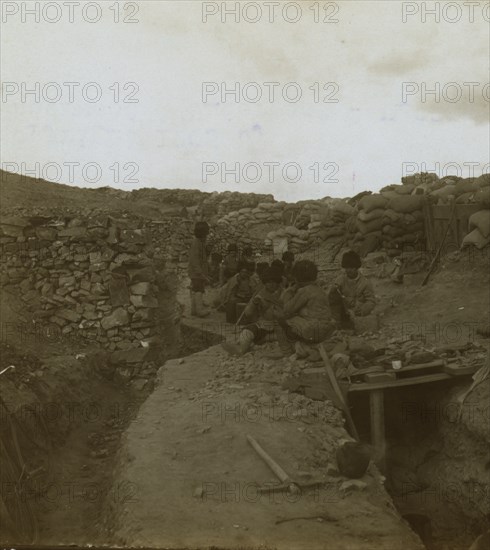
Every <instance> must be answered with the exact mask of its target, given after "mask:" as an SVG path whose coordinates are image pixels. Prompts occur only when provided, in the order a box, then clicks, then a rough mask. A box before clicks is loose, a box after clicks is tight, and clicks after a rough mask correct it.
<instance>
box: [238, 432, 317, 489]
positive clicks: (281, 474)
mask: <svg viewBox="0 0 490 550" xmlns="http://www.w3.org/2000/svg"><path fill="white" fill-rule="evenodd" d="M247 441H248V442H249V443H250V445H252V447H253V448H254V449H255V451H256V452H257V454H258V455H259V456H260V458H262V460H263V461H264V462H265V463H266V464H267V466H269V468H270V469H271V470H272V471H273V472H274V474H275V475H276V477H277V478H278V479H279V481H281V482H282V483H281V484H280V485H273V484H271V485H270V486H268V487H260V488H259V489H258V492H259V493H262V494H263V493H276V492H280V491H287V492H288V493H289V494H291V495H297V494H299V493H301V489H302V488H303V489H305V488H309V487H319V486H320V485H323V484H325V483H326V482H325V481H324V480H320V481H307V482H301V483H298V482H295V481H293V480H292V479H291V478H290V477H289V476H288V474H287V473H286V472H285V471H284V470H283V469H282V468H281V467H280V466H279V464H278V463H277V462H276V461H275V460H274V459H273V458H272V457H271V456H270V455H268V454H267V453H266V452H265V451H264V449H263V448H262V447H261V446H260V445H259V444H258V443H257V441H255V439H254V438H253V437H252V436H251V435H247Z"/></svg>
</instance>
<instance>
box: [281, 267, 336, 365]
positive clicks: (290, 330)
mask: <svg viewBox="0 0 490 550" xmlns="http://www.w3.org/2000/svg"><path fill="white" fill-rule="evenodd" d="M292 276H293V279H294V281H295V284H294V286H293V287H292V288H293V292H292V293H291V294H290V296H291V297H290V299H288V300H287V301H284V305H283V307H282V308H280V307H274V308H273V313H274V317H275V319H276V321H277V323H278V326H277V327H276V336H277V340H278V343H279V351H280V353H279V356H282V357H288V356H289V355H292V354H293V353H294V352H295V348H296V351H297V350H298V346H297V345H296V343H299V344H300V347H301V348H303V347H304V346H303V345H302V344H306V345H308V344H317V343H319V342H322V341H323V340H325V339H326V338H327V337H328V336H329V335H330V334H331V333H332V332H333V330H335V326H336V325H335V321H334V320H333V318H332V314H331V311H330V306H329V302H328V296H327V295H326V294H325V292H324V291H323V289H322V288H321V287H320V286H319V285H318V284H317V276H318V268H317V267H316V265H315V264H314V263H313V262H312V261H310V260H300V261H298V262H296V263H295V264H294V266H293V269H292Z"/></svg>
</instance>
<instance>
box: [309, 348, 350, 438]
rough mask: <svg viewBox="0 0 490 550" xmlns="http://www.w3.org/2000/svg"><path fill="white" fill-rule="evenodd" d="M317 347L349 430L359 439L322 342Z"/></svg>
mask: <svg viewBox="0 0 490 550" xmlns="http://www.w3.org/2000/svg"><path fill="white" fill-rule="evenodd" d="M318 349H319V351H320V355H321V356H322V359H323V364H324V365H325V368H326V370H327V375H328V378H329V380H330V384H331V385H332V389H333V391H334V392H335V394H336V395H337V397H338V399H339V401H340V403H341V404H342V408H343V409H344V414H345V419H346V420H347V426H348V428H349V432H350V434H351V435H352V437H353V438H354V439H356V440H357V441H359V434H358V433H357V429H356V425H355V424H354V420H353V419H352V416H351V414H350V410H349V407H348V405H347V403H346V402H345V399H344V396H343V394H342V391H341V389H340V387H339V384H338V382H337V378H336V377H335V374H334V372H333V369H332V365H331V364H330V359H329V358H328V355H327V352H326V351H325V348H324V347H323V344H320V345H319V346H318Z"/></svg>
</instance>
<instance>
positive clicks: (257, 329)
mask: <svg viewBox="0 0 490 550" xmlns="http://www.w3.org/2000/svg"><path fill="white" fill-rule="evenodd" d="M261 280H262V288H261V289H260V290H259V291H258V292H257V294H256V296H254V297H253V298H252V300H251V301H250V302H249V304H248V305H247V307H246V308H245V312H244V318H245V319H246V320H247V322H248V323H249V324H247V325H245V327H244V328H243V330H242V331H241V332H240V336H239V343H238V344H232V343H228V342H225V343H223V344H222V346H223V348H224V349H225V350H226V351H227V352H228V353H230V354H231V355H237V356H241V355H243V354H244V353H247V351H248V350H249V349H250V347H251V345H252V344H253V343H255V344H258V343H261V342H263V341H264V340H266V339H267V338H268V337H271V336H273V335H274V324H275V323H274V316H273V314H272V306H274V305H277V306H280V294H281V289H280V283H281V275H280V273H278V272H276V271H274V269H271V268H268V269H267V270H266V271H265V272H264V273H263V274H262V277H261Z"/></svg>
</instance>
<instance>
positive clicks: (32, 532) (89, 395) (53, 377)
mask: <svg viewBox="0 0 490 550" xmlns="http://www.w3.org/2000/svg"><path fill="white" fill-rule="evenodd" d="M181 334H182V337H181V342H180V348H179V350H178V351H177V352H176V353H175V356H179V357H180V356H185V355H187V354H188V353H195V352H197V351H199V350H201V349H203V348H205V347H207V346H209V345H210V344H212V343H213V342H217V341H219V340H220V339H219V337H217V336H215V335H213V334H210V333H207V332H203V331H200V330H194V329H192V328H188V327H186V326H182V327H181ZM9 336H10V338H9V339H10V340H11V342H10V343H9V342H6V341H2V342H0V358H1V362H0V371H3V372H2V380H1V384H0V398H1V426H2V431H1V442H2V448H1V459H2V473H1V489H2V492H1V496H2V505H3V506H2V509H1V513H0V518H1V519H0V523H1V526H2V529H1V536H0V539H1V540H0V542H1V543H2V544H10V545H12V544H16V545H19V544H26V545H29V544H32V543H33V542H35V543H37V544H42V545H46V546H48V547H50V546H52V547H54V546H56V545H60V544H76V545H80V546H86V545H90V544H94V542H96V541H99V542H100V543H101V544H109V543H110V542H111V541H110V538H109V537H108V536H107V523H106V521H105V520H104V517H103V515H102V511H103V508H104V506H106V505H107V502H108V501H109V502H114V503H116V502H117V503H119V504H123V503H124V502H126V501H131V500H132V499H133V498H134V495H135V492H136V488H135V487H134V485H132V484H131V483H125V484H122V483H117V482H116V485H114V479H113V472H114V467H115V459H116V455H117V451H118V449H119V446H120V444H121V436H122V434H123V433H124V431H125V430H126V429H127V428H128V426H129V425H130V424H131V422H134V421H135V420H136V417H137V413H138V410H139V408H140V406H141V404H142V403H144V401H145V399H146V398H147V397H148V395H149V394H150V393H151V391H152V383H153V381H152V380H151V379H150V380H148V383H147V384H146V385H145V387H144V388H142V389H139V388H137V387H135V386H134V385H131V384H128V383H124V382H123V381H122V380H120V379H117V378H116V379H114V378H113V379H111V380H108V379H107V376H106V375H104V374H105V373H104V369H101V360H102V357H103V356H101V354H100V352H97V351H94V350H93V349H91V347H90V346H87V345H86V344H82V345H80V347H79V348H75V347H74V346H73V343H71V345H70V346H66V345H55V346H52V345H49V344H47V343H46V341H45V340H43V339H38V338H37V337H36V336H34V337H27V335H26V334H22V335H19V334H15V333H11V334H10V335H9ZM37 336H39V335H37ZM170 358H171V357H170V356H169V357H168V359H170ZM4 369H6V370H5V371H4Z"/></svg>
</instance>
